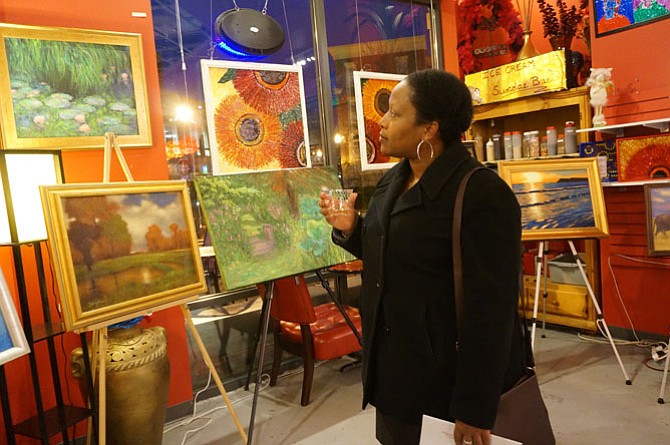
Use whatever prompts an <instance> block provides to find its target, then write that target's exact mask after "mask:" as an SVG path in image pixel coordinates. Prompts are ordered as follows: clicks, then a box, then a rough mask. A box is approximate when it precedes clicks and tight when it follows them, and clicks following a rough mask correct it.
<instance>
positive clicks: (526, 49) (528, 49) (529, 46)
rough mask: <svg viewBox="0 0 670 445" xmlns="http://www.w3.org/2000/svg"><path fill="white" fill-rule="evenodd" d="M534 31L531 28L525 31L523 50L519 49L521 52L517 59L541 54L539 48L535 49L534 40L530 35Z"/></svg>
mask: <svg viewBox="0 0 670 445" xmlns="http://www.w3.org/2000/svg"><path fill="white" fill-rule="evenodd" d="M532 33H533V31H530V30H529V31H524V32H523V46H522V47H521V50H519V53H518V54H517V55H516V60H517V61H519V60H523V59H528V58H530V57H535V56H539V55H540V53H539V52H538V50H537V49H535V47H534V46H533V41H532V40H531V39H530V35H531V34H532Z"/></svg>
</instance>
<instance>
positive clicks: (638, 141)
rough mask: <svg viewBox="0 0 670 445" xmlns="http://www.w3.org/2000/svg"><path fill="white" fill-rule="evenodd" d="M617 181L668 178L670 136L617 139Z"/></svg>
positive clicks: (669, 168) (669, 171)
mask: <svg viewBox="0 0 670 445" xmlns="http://www.w3.org/2000/svg"><path fill="white" fill-rule="evenodd" d="M616 151H617V155H616V157H617V163H618V166H617V170H618V175H619V178H618V180H619V182H624V181H646V180H649V179H670V136H642V137H634V138H621V139H617V148H616Z"/></svg>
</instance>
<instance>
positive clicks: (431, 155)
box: [416, 139, 435, 161]
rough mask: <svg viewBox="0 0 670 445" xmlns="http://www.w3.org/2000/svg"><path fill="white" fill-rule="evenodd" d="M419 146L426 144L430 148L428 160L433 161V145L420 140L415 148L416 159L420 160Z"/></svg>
mask: <svg viewBox="0 0 670 445" xmlns="http://www.w3.org/2000/svg"><path fill="white" fill-rule="evenodd" d="M421 144H428V146H429V147H430V159H433V156H435V151H433V144H431V143H430V142H429V141H424V140H423V139H421V141H420V142H419V144H418V145H417V146H416V157H417V158H418V159H419V161H420V160H421Z"/></svg>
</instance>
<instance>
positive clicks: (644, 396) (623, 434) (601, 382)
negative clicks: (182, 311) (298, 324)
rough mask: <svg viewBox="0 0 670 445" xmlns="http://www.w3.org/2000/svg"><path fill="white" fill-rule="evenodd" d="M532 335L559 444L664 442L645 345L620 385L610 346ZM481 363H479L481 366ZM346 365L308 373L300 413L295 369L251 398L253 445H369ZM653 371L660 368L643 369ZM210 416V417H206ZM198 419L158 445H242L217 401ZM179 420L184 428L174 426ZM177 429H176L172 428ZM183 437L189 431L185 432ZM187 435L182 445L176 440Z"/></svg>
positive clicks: (355, 378) (370, 412)
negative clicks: (307, 398) (307, 395)
mask: <svg viewBox="0 0 670 445" xmlns="http://www.w3.org/2000/svg"><path fill="white" fill-rule="evenodd" d="M540 333H541V331H538V336H537V338H536V361H537V370H538V375H539V377H540V382H541V388H542V392H543V395H544V398H545V400H546V403H547V406H548V409H549V413H550V416H551V419H552V422H553V425H554V430H555V433H556V437H557V442H558V444H559V445H600V444H603V445H666V444H670V389H668V390H666V393H665V399H666V400H667V401H668V403H666V404H664V405H661V404H659V403H657V399H658V396H659V391H660V388H661V379H662V376H663V373H662V372H659V371H656V370H652V369H650V368H649V367H647V366H645V363H644V362H645V361H646V360H647V359H648V358H649V357H650V351H649V348H641V347H638V346H633V345H619V346H617V350H618V351H619V353H620V355H621V358H622V360H623V363H624V367H625V369H626V372H627V373H628V375H629V377H630V378H631V379H632V381H633V384H632V385H631V386H627V385H626V384H625V378H624V375H623V373H622V371H621V368H620V367H619V364H618V362H617V360H616V357H615V355H614V352H613V351H612V348H611V346H610V345H609V343H594V342H590V341H585V340H583V339H581V338H579V337H578V336H577V334H574V333H569V332H565V331H554V330H548V331H547V332H546V338H541V337H540V335H539V334H540ZM485 359H486V357H485V356H483V357H482V366H486V362H485ZM350 361H351V360H350V359H348V358H344V359H340V360H337V361H332V362H325V363H321V364H320V366H319V367H318V368H317V370H316V372H315V376H314V386H313V389H312V402H311V403H310V405H309V406H307V407H301V406H300V385H301V381H302V374H301V372H300V370H297V371H292V372H291V373H290V374H289V375H286V376H285V377H283V378H282V379H281V380H280V381H279V382H278V384H277V386H275V387H274V388H269V387H266V388H263V389H262V390H261V392H260V397H259V400H258V407H257V413H256V422H255V427H254V433H253V444H257V445H289V444H297V445H374V444H377V442H376V441H375V440H374V409H373V408H370V407H369V408H368V409H366V410H365V411H362V410H361V405H360V401H361V385H360V368H354V369H352V370H349V371H347V372H345V373H341V372H339V367H340V366H341V365H343V364H345V363H348V362H350ZM648 365H649V366H652V367H655V368H662V364H660V363H656V362H653V361H651V362H649V363H648ZM229 396H230V398H231V399H232V400H233V403H234V409H235V412H236V413H237V416H238V418H239V419H240V423H241V424H242V425H243V426H244V429H245V430H248V427H249V419H250V412H251V402H252V393H251V392H248V391H244V390H243V389H238V390H235V391H231V392H230V393H229ZM212 410H214V411H212ZM197 411H198V415H200V413H203V416H204V418H202V419H199V420H194V421H192V422H189V423H185V422H186V421H188V419H181V420H179V421H175V422H172V423H171V424H167V425H166V426H165V436H164V440H163V444H164V445H179V444H182V443H185V444H191V445H209V444H212V445H213V444H217V445H229V444H230V445H233V444H243V443H244V442H243V441H242V439H241V437H240V435H239V433H238V432H237V429H236V427H235V423H234V422H233V420H232V418H231V415H230V413H229V412H228V411H227V410H226V409H225V405H224V402H223V399H222V397H220V396H218V397H213V398H210V399H207V400H205V401H202V402H199V403H197ZM182 423H185V424H184V425H181V424H182ZM180 425H181V426H180ZM188 430H198V431H197V432H194V433H188V434H187V433H186V432H187V431H188ZM185 435H186V440H185V441H183V440H184V437H185Z"/></svg>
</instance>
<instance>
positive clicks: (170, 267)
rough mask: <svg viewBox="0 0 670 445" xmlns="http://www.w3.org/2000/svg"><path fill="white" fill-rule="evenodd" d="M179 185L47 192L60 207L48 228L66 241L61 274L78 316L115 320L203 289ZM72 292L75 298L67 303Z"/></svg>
mask: <svg viewBox="0 0 670 445" xmlns="http://www.w3.org/2000/svg"><path fill="white" fill-rule="evenodd" d="M177 183H178V184H181V185H180V187H179V188H177V189H175V188H174V187H172V190H170V189H167V190H166V189H160V186H159V187H158V188H155V187H154V188H152V187H149V188H147V186H138V185H132V184H130V185H128V186H126V187H122V186H119V185H118V184H117V185H116V188H115V190H113V193H110V192H109V191H108V190H105V189H100V188H98V189H97V190H94V189H91V190H89V191H90V192H91V193H86V190H82V189H81V188H80V187H77V186H76V185H75V186H74V187H75V188H76V189H77V190H78V193H75V194H73V193H71V191H72V190H73V188H72V186H69V187H67V186H53V187H45V188H44V189H45V190H47V192H46V193H47V196H49V191H50V192H51V200H48V199H47V201H46V202H50V203H51V204H52V205H53V204H56V203H57V208H59V209H60V212H57V214H56V215H55V216H56V218H53V216H54V215H53V213H51V212H49V213H50V214H51V215H52V218H49V219H51V223H50V224H49V226H50V227H49V230H50V235H52V234H53V239H54V240H57V239H62V240H63V242H64V243H65V246H64V247H65V249H54V250H56V251H57V252H56V255H60V261H58V262H57V264H60V265H61V269H64V270H62V271H61V272H65V273H64V274H63V275H65V276H68V275H69V276H70V277H71V278H73V280H71V281H69V280H67V279H65V280H64V281H65V283H64V284H65V289H64V294H63V296H65V298H64V300H70V303H71V304H67V306H68V313H69V314H71V315H72V316H73V317H74V318H77V314H81V315H86V314H88V315H90V316H93V315H96V317H97V316H99V315H101V314H103V315H104V314H107V313H109V315H111V316H114V317H118V316H119V315H121V314H122V313H125V311H126V309H128V310H129V311H131V312H135V311H137V310H140V309H139V308H143V309H147V308H151V307H154V306H157V305H163V304H165V303H166V301H165V298H167V299H168V300H172V299H174V298H175V297H177V298H178V297H179V296H183V292H184V291H185V292H187V293H191V294H192V293H196V292H194V291H195V290H197V291H200V290H202V281H203V280H202V278H201V276H202V266H201V264H200V261H199V256H198V253H197V242H196V241H195V236H194V228H193V223H192V217H191V215H190V204H189V203H188V202H187V201H185V200H186V199H187V198H188V196H187V194H186V193H185V192H184V191H183V190H181V186H184V187H185V184H184V183H182V182H177ZM164 184H166V183H164ZM97 187H104V185H103V186H97ZM128 187H130V188H131V189H129V188H128ZM133 187H134V190H133V189H132V188H133ZM94 188H95V187H94ZM68 191H69V192H70V193H68ZM59 192H60V193H59ZM43 196H44V194H43ZM54 200H56V201H54ZM61 212H62V214H59V213H61ZM50 239H52V236H50ZM61 250H63V251H64V252H61ZM65 256H66V257H65ZM63 266H65V267H63ZM68 288H69V289H68ZM73 291H74V294H75V295H76V298H74V299H70V298H69V296H70V295H71V294H72V292H73ZM72 321H74V320H72Z"/></svg>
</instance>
